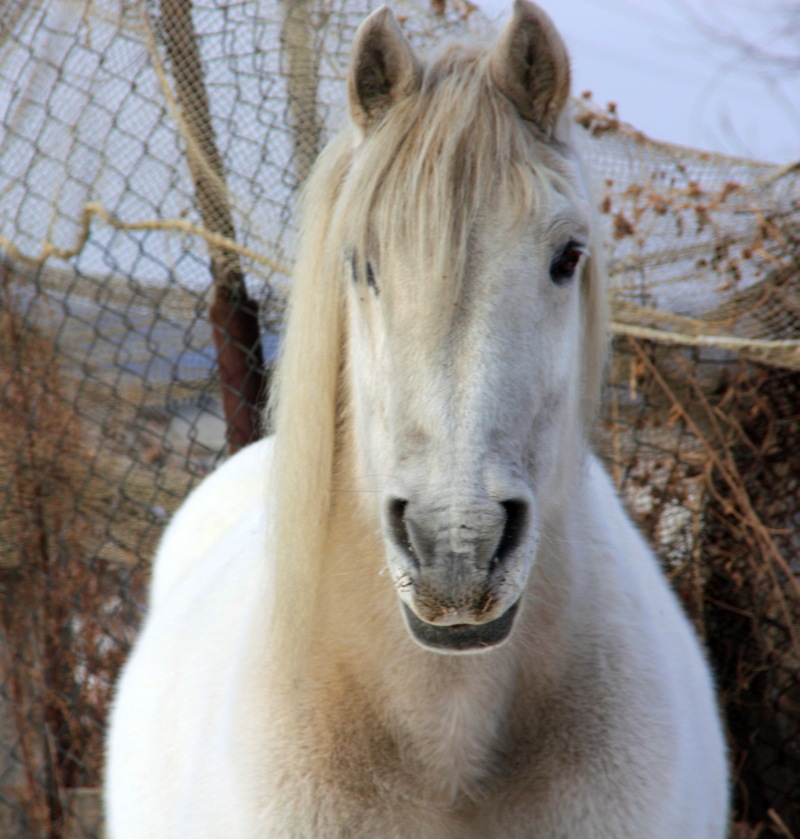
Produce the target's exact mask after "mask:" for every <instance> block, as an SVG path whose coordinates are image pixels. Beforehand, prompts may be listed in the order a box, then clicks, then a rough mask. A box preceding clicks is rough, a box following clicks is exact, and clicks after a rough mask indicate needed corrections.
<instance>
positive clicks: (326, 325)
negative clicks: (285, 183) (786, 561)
mask: <svg viewBox="0 0 800 839" xmlns="http://www.w3.org/2000/svg"><path fill="white" fill-rule="evenodd" d="M400 38H402V34H401V33H400V31H399V29H398V28H397V27H396V25H394V23H393V22H392V20H391V18H390V17H389V16H388V12H386V11H385V10H380V11H379V12H377V13H375V14H374V15H373V16H372V17H371V18H370V19H368V21H367V22H366V23H365V24H364V25H363V26H362V29H361V30H360V32H359V34H358V35H357V38H356V46H355V47H354V59H353V69H352V70H351V73H352V74H353V75H351V85H350V90H351V111H352V113H353V114H354V119H355V120H356V122H357V127H356V128H355V129H353V130H351V131H346V132H345V133H344V135H343V136H342V138H341V139H340V140H339V141H337V142H335V143H334V145H333V146H332V147H331V148H330V149H329V150H328V151H326V152H325V153H324V154H323V157H322V160H321V161H320V164H319V166H318V167H317V173H316V175H315V176H314V177H313V178H312V183H311V185H310V187H309V194H308V198H307V206H308V207H309V210H308V212H307V217H306V223H305V233H304V238H303V242H302V244H301V256H300V260H299V264H298V268H297V271H296V275H295V286H294V290H293V301H292V308H291V314H290V320H289V325H288V328H287V339H286V349H285V351H284V358H283V361H282V373H281V375H280V377H279V384H278V388H279V390H278V400H279V401H278V413H277V427H278V432H277V436H276V438H275V439H274V440H265V441H262V442H260V443H257V444H255V445H253V446H251V447H249V448H248V449H245V450H244V451H242V452H241V453H239V454H238V455H237V456H236V457H234V458H232V459H231V460H230V461H228V462H227V463H226V464H225V465H224V466H222V467H221V468H220V469H219V470H218V471H217V472H216V473H215V474H214V475H212V476H211V477H210V478H209V479H207V480H206V481H205V482H204V483H203V484H201V486H200V487H199V488H198V489H197V490H196V491H195V492H194V493H193V494H192V495H191V496H190V497H189V499H188V500H187V502H186V503H185V504H184V506H183V507H182V509H181V510H180V511H179V513H178V514H177V515H176V517H175V519H174V521H173V523H172V524H171V525H170V527H169V529H168V530H167V533H166V534H165V536H164V540H163V542H162V545H161V548H160V550H159V553H158V556H157V559H156V567H155V580H154V589H153V594H152V598H151V608H150V612H149V614H148V617H147V620H146V622H145V625H144V627H143V630H142V633H141V636H140V638H139V640H138V642H137V644H136V647H135V649H134V651H133V653H132V655H131V658H130V660H129V661H128V663H127V665H126V667H125V669H124V672H123V675H122V677H121V680H120V684H119V688H118V692H117V699H116V702H115V705H114V708H113V713H112V719H111V726H110V733H109V742H108V767H107V778H106V796H107V817H108V829H109V835H110V837H112V839H126V837H137V839H139V838H140V837H148V839H151V837H152V839H159V837H191V839H202V837H237V839H249V837H253V839H255V837H258V839H293V838H295V837H296V839H300V837H302V838H303V839H344V837H359V839H464V837H467V839H522V837H527V838H528V839H722V837H723V836H724V835H725V831H726V814H727V771H726V760H725V748H724V744H723V737H722V732H721V725H720V720H719V716H718V713H717V709H716V701H715V697H714V690H713V686H712V680H711V677H710V673H709V668H708V666H707V663H706V661H705V659H704V656H703V653H702V651H701V649H700V646H699V644H698V642H697V640H696V638H695V636H694V634H693V631H692V629H691V627H690V625H689V623H688V621H687V620H686V618H685V617H684V615H683V613H682V611H681V609H680V606H679V604H678V603H677V600H676V598H675V597H674V595H673V594H672V593H671V591H670V589H669V586H668V584H667V582H666V580H665V579H664V576H663V574H662V573H661V570H660V569H659V566H658V563H657V561H656V559H655V557H654V556H653V554H652V552H651V551H650V550H649V548H648V547H647V546H646V544H645V543H644V541H643V540H642V538H641V537H640V535H639V534H638V532H637V531H636V529H635V528H634V527H633V525H632V524H631V522H630V520H629V519H628V518H627V516H626V515H625V513H624V511H623V509H622V506H621V504H620V502H619V500H618V498H617V495H616V493H615V491H614V489H613V487H612V485H611V483H610V481H609V479H608V477H607V475H606V474H605V472H604V470H603V469H602V467H601V466H600V464H599V463H598V461H597V460H596V458H595V457H594V456H593V455H591V454H589V453H588V448H587V446H586V443H585V439H586V436H587V426H588V424H589V423H590V422H591V421H592V416H593V413H592V410H591V406H592V405H593V404H594V402H595V401H596V399H597V391H598V390H599V372H600V370H601V368H602V355H603V345H604V336H603V323H604V311H605V309H604V301H603V277H602V270H601V267H602V260H601V259H600V254H599V252H598V251H599V249H598V247H597V244H596V242H595V241H594V239H593V231H592V221H593V220H592V213H591V211H590V209H589V208H590V206H591V202H590V201H589V200H588V198H587V196H586V193H585V190H584V187H583V185H582V178H581V173H580V165H579V163H578V161H577V160H575V158H574V153H573V152H572V150H571V144H570V141H569V136H568V133H566V132H567V128H566V127H565V126H568V121H567V120H566V119H565V118H564V115H563V113H561V111H560V110H559V109H561V108H563V102H564V100H565V98H566V93H565V90H566V88H565V85H567V83H568V68H566V67H564V66H563V62H564V61H565V60H566V59H565V53H564V51H563V45H560V40H559V39H558V36H557V34H556V33H555V30H554V29H553V28H552V25H551V24H549V22H547V21H546V20H545V18H544V17H543V14H542V13H541V12H540V11H539V10H538V9H536V8H535V7H533V6H532V5H530V4H529V3H527V2H526V0H518V2H517V3H516V5H515V9H514V14H513V16H512V20H511V22H510V23H509V26H508V28H507V30H506V31H505V32H504V34H503V36H501V38H500V40H499V41H498V44H499V45H501V46H495V47H494V48H493V50H490V51H489V53H488V54H487V55H488V58H487V57H482V56H481V54H478V53H472V52H470V51H466V52H464V53H461V52H458V51H456V52H452V53H450V52H447V53H444V54H443V57H442V58H441V59H440V61H439V63H437V64H434V65H431V66H430V67H429V68H428V69H424V68H422V65H417V63H416V59H415V58H414V57H413V55H411V54H410V53H409V50H408V49H407V46H405V45H404V44H403V43H401V42H400V41H398V39H400ZM531 44H533V45H534V46H535V47H536V48H535V49H528V46H530V45H531ZM509 45H510V46H509ZM509 49H510V50H512V52H513V60H509V61H508V62H507V61H506V57H505V52H500V53H498V50H503V51H507V50H509ZM543 50H544V51H545V55H544V65H543V66H544V67H545V68H548V67H549V68H551V69H552V68H553V67H554V66H557V67H558V72H554V73H552V74H551V75H552V76H553V79H552V82H551V84H550V86H549V87H548V85H547V84H546V83H543V84H540V83H539V82H538V81H537V83H536V84H535V85H534V86H533V88H532V89H531V90H530V91H529V92H528V93H526V90H527V88H525V86H524V85H523V84H522V83H523V82H526V83H527V81H528V80H529V79H530V78H532V76H531V75H530V74H529V73H528V72H527V70H526V69H525V62H526V61H528V60H529V58H530V56H531V55H534V56H539V55H541V54H542V51H543ZM376 56H377V58H376ZM387 57H388V58H387ZM393 57H394V58H393ZM387 60H389V65H387V63H386V62H387ZM393 60H396V61H399V62H400V63H401V66H400V70H399V71H398V72H397V73H394V74H392V72H391V66H390V64H391V61H393ZM387 67H388V68H389V69H388V71H387ZM487 67H488V68H490V70H487ZM384 71H386V72H387V73H388V75H387V77H386V78H383V77H382V76H381V75H380V74H381V73H384ZM487 72H491V74H492V78H493V79H495V80H498V79H499V81H497V86H498V88H499V89H500V91H501V92H500V93H498V91H497V90H496V89H495V88H493V87H492V86H491V85H489V86H487V84H486V83H485V79H486V78H487V76H486V73H487ZM362 73H364V74H366V76H365V77H364V78H362V76H361V75H360V74H362ZM375 73H378V76H375V75H374V74H375ZM370 74H372V75H370ZM426 74H427V75H426ZM365 79H366V81H365ZM397 80H399V81H397ZM393 84H395V87H392V85H393ZM397 85H399V87H398V86H397ZM387 90H389V94H387V93H386V91H387ZM506 91H508V93H506ZM528 95H530V97H531V98H532V102H531V103H529V104H530V107H529V106H528V105H526V100H525V97H526V96H528ZM354 97H355V99H356V100H357V101H353V98H354ZM373 97H377V98H375V99H374V100H373ZM554 103H555V104H554ZM554 109H555V110H554ZM443 112H444V113H443ZM519 114H523V115H526V114H534V115H535V114H543V115H544V116H543V117H542V119H543V120H545V119H546V120H547V124H546V126H543V127H542V128H543V130H542V131H541V132H540V131H538V130H537V129H536V126H530V125H529V124H528V123H526V122H524V121H522V120H521V119H520V117H519ZM472 120H475V123H476V124H475V125H473V124H472V122H471V121H472ZM545 127H546V128H547V130H546V131H545V130H544V128H545ZM470 132H471V133H470ZM553 132H555V134H556V136H555V137H554V136H553ZM403 138H412V139H403ZM460 138H462V139H463V138H467V139H469V140H470V144H469V146H468V148H469V151H466V150H465V149H467V146H464V145H463V144H461V145H459V143H460V142H461V140H460ZM473 141H474V142H473ZM498 144H499V145H498ZM420 148H422V149H423V150H424V153H421V152H420V151H419V149H420ZM390 152H391V153H390ZM470 155H473V158H472V162H470V159H469V156H470ZM386 159H391V160H392V161H393V164H392V166H391V167H389V168H388V169H387V168H386V167H384V168H383V169H381V168H380V161H381V160H386ZM431 159H435V160H436V161H437V167H436V168H435V169H426V168H425V167H426V166H427V162H428V161H430V160H431ZM472 163H474V166H473V165H472ZM448 166H449V167H450V168H449V169H448V168H447V167H448ZM493 167H494V168H493ZM462 177H463V184H462V183H461V178H462ZM462 193H463V195H464V196H466V197H463V198H462V197H461V196H462ZM462 200H463V204H461V203H459V201H462ZM570 240H572V241H574V242H578V243H580V245H581V246H582V247H585V248H586V249H589V250H591V251H592V255H591V256H590V257H588V258H584V259H583V260H582V263H581V265H580V267H579V268H578V270H577V271H576V276H575V277H574V278H573V280H572V281H571V282H565V283H563V284H561V285H557V284H555V283H554V282H553V280H552V279H551V276H550V266H551V263H552V261H553V259H554V258H555V256H556V255H558V254H559V253H561V252H562V250H563V247H564V245H565V244H566V243H567V242H569V241H570ZM368 270H369V276H370V277H371V278H372V281H373V282H372V284H370V283H368V282H367V276H368V273H367V271H368ZM354 272H355V273H354ZM353 273H354V275H353ZM375 286H376V287H377V288H375ZM267 473H269V482H267V481H266V480H264V481H262V479H261V476H262V475H264V474H267ZM398 499H401V500H402V501H403V502H404V506H402V507H398V506H397V505H396V503H395V502H396V501H397V500H398ZM510 502H514V503H515V504H518V505H519V506H520V509H522V510H524V515H523V516H522V518H521V519H520V520H519V521H520V522H521V524H519V527H518V528H517V530H516V531H515V532H516V536H515V538H514V539H513V540H508V541H507V540H506V537H507V536H508V535H509V531H508V530H507V528H508V527H509V526H510V525H509V522H511V520H512V513H511V512H510V509H511V508H510V507H509V506H508V504H509V503H510ZM398 509H400V510H402V512H401V513H398V512H397V510H398ZM393 511H394V512H393ZM410 543H413V545H412V548H411V549H408V544H410ZM503 545H509V546H510V547H508V549H507V550H505V549H504V548H503ZM501 554H502V561H500V557H501ZM490 560H491V561H490ZM517 600H518V601H519V604H520V605H519V613H518V614H517V617H516V621H515V624H514V627H513V629H512V631H511V634H510V636H509V637H508V638H507V639H506V640H505V641H503V642H502V643H499V644H497V645H495V646H494V647H492V648H491V649H489V650H486V651H483V652H481V651H479V650H478V649H477V648H472V649H470V650H468V651H466V652H463V653H462V654H458V655H456V654H441V652H434V651H432V650H431V649H430V648H429V647H428V646H426V644H427V642H425V641H424V639H423V641H421V642H419V643H418V642H417V641H416V640H415V639H414V638H413V637H412V633H411V631H410V630H409V629H408V628H407V626H406V623H405V620H404V617H403V613H402V612H401V607H400V603H401V602H402V603H403V604H405V605H404V607H403V608H405V609H407V610H410V612H411V613H412V614H415V615H416V616H417V617H418V618H419V619H420V620H421V622H422V624H423V625H424V626H426V627H428V628H429V629H430V628H431V627H434V628H439V629H440V630H441V631H442V632H443V633H444V635H445V636H447V632H448V631H449V630H447V627H452V626H453V625H458V626H465V625H466V626H469V625H472V626H475V627H478V628H479V629H481V630H482V629H483V628H485V627H486V626H491V625H492V621H493V620H495V619H497V620H500V619H501V618H502V617H503V616H504V615H505V614H506V613H507V610H508V609H509V608H510V607H511V606H512V604H514V603H515V602H516V601H517ZM458 626H456V627H455V630H454V631H456V630H458Z"/></svg>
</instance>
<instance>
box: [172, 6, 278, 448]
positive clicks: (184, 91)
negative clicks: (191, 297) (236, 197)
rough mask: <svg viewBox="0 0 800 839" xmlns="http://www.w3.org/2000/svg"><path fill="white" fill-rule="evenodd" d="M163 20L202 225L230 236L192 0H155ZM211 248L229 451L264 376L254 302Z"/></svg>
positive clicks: (213, 313) (230, 264)
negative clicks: (193, 17)
mask: <svg viewBox="0 0 800 839" xmlns="http://www.w3.org/2000/svg"><path fill="white" fill-rule="evenodd" d="M161 18H162V26H163V32H164V37H165V46H166V49H167V56H168V58H169V61H170V64H171V66H172V73H173V77H174V79H175V96H176V99H177V102H178V106H179V108H180V113H181V130H182V133H183V136H184V139H185V141H186V146H187V153H188V162H189V169H190V170H191V174H192V179H193V181H194V188H195V198H196V200H197V205H198V208H199V210H200V216H201V218H202V221H203V225H204V226H205V227H206V228H207V229H208V230H210V231H213V232H214V233H219V234H221V235H223V236H226V237H227V238H229V239H235V238H236V230H235V228H234V224H233V216H232V213H231V209H230V203H229V201H228V194H227V189H226V186H225V177H224V169H223V165H222V157H221V155H220V153H219V149H218V148H217V141H216V137H215V135H214V129H213V126H212V124H211V109H210V107H209V102H208V95H207V93H206V88H205V80H204V77H203V68H202V63H201V60H200V50H199V48H198V45H197V36H196V33H195V29H194V23H193V21H192V5H191V0H161ZM209 250H210V254H211V276H212V280H213V283H214V296H213V301H212V304H211V308H210V312H209V316H210V319H211V325H212V329H213V334H214V344H215V347H216V351H217V362H218V364H219V378H220V387H221V391H222V407H223V411H224V413H225V419H226V421H227V424H228V435H227V436H228V446H229V449H230V451H231V453H233V452H235V451H237V450H238V449H240V448H241V447H242V446H245V445H247V444H248V443H250V442H252V441H253V440H256V439H258V437H259V436H260V435H261V413H260V410H259V406H260V404H261V402H262V401H263V399H264V396H265V391H266V372H265V369H264V354H263V349H262V346H261V335H260V331H259V325H258V303H257V302H256V301H254V300H253V299H252V298H251V297H250V296H249V295H248V292H247V286H246V284H245V281H244V272H243V270H242V266H241V263H240V261H239V258H238V256H237V255H236V254H233V253H231V252H229V251H225V250H223V249H221V248H217V247H213V246H209Z"/></svg>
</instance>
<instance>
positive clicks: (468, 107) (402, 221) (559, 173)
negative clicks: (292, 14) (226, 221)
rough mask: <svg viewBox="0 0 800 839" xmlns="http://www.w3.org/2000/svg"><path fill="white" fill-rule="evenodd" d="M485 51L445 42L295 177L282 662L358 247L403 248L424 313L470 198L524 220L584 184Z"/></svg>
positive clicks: (285, 409)
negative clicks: (390, 97)
mask: <svg viewBox="0 0 800 839" xmlns="http://www.w3.org/2000/svg"><path fill="white" fill-rule="evenodd" d="M487 63H488V58H487V54H486V52H485V51H484V50H478V49H475V48H465V47H464V46H462V45H453V46H450V47H448V48H447V49H446V50H445V51H443V53H442V54H441V55H440V56H439V58H438V59H437V60H436V61H434V62H433V63H432V64H430V65H429V66H428V67H427V68H426V70H425V75H424V80H423V84H422V88H421V90H420V91H419V92H418V93H417V94H414V95H412V96H410V97H408V98H407V99H406V100H404V101H402V102H400V103H399V104H398V105H397V106H396V107H394V108H393V109H391V110H390V111H389V113H388V114H387V115H386V117H385V119H384V120H383V122H382V123H381V124H380V125H379V126H378V127H377V128H376V130H375V131H374V132H373V133H371V134H370V136H369V137H368V138H367V139H366V140H365V141H364V142H363V143H361V144H360V143H359V139H360V138H359V136H358V132H357V130H356V129H355V128H354V127H353V126H348V127H346V128H345V129H344V130H343V131H342V132H341V133H340V134H339V135H338V136H337V137H336V138H335V139H334V140H333V141H332V142H331V143H330V144H329V145H328V147H327V148H326V149H325V150H324V151H323V153H322V154H321V155H320V158H319V160H318V162H317V164H316V166H315V167H314V169H313V171H312V174H311V176H310V178H309V181H308V184H307V186H306V189H305V190H304V195H303V200H302V220H303V221H302V226H301V235H300V239H299V250H298V253H299V258H298V261H297V264H296V267H295V271H294V275H293V285H292V292H291V298H290V306H289V315H288V321H287V326H286V334H285V340H284V344H283V350H282V355H281V359H280V363H279V366H278V370H277V374H276V376H275V377H274V380H273V388H272V393H271V398H270V410H271V417H272V421H273V427H274V428H275V431H276V442H275V456H274V461H273V467H272V471H271V478H270V480H271V484H270V486H271V490H270V493H271V497H272V499H273V503H274V505H275V506H274V508H273V509H272V510H271V511H270V512H271V519H272V521H273V523H274V531H273V532H272V534H271V539H272V545H271V551H272V552H273V553H272V555H273V557H274V562H275V563H276V566H275V583H274V585H275V589H274V590H275V591H276V603H275V609H274V620H273V627H272V633H273V634H272V640H273V643H275V644H276V649H280V648H283V649H284V650H285V653H286V654H287V655H288V656H290V658H288V659H287V660H288V661H292V660H299V659H300V658H302V656H300V651H301V650H302V648H303V641H302V638H303V637H304V636H305V635H306V633H307V632H310V631H311V627H312V626H313V614H314V611H315V602H316V592H317V590H318V585H319V582H320V580H321V579H322V573H321V572H322V564H323V557H324V555H325V542H326V537H327V531H328V524H329V520H330V511H331V503H332V492H333V482H334V475H335V470H336V468H337V465H338V464H337V462H336V461H337V451H338V449H337V435H338V434H340V433H343V432H344V424H343V422H342V417H343V414H344V412H345V410H346V404H345V403H346V399H347V396H346V389H345V388H344V386H343V385H344V382H343V371H344V352H343V351H344V347H345V345H346V334H345V325H344V317H343V309H344V296H343V289H344V283H345V282H348V281H349V280H350V276H349V275H350V271H351V270H352V265H353V263H354V260H355V264H356V266H357V267H358V266H360V268H361V270H362V275H363V269H364V260H365V254H367V253H371V254H376V253H377V254H378V259H379V260H380V259H382V258H393V259H395V260H397V259H399V258H402V259H403V260H404V261H405V263H406V264H409V263H410V265H409V267H410V268H411V271H412V273H413V274H414V275H415V276H418V277H420V281H421V282H423V281H424V282H427V283H428V284H427V285H426V286H425V288H424V294H425V295H427V296H428V297H430V298H431V307H430V310H431V312H442V311H447V310H449V309H450V308H451V307H448V306H440V305H437V300H436V298H437V297H444V298H445V300H447V301H450V300H452V299H455V298H457V296H458V294H459V290H460V287H461V281H462V279H463V277H464V272H465V271H466V270H467V268H468V262H469V256H470V231H471V230H472V229H473V226H474V224H475V221H476V218H477V214H478V213H482V212H486V211H487V210H488V211H491V209H492V208H495V207H498V206H501V205H502V206H504V207H505V208H507V209H509V210H511V211H512V213H513V215H514V217H515V218H516V219H517V220H518V222H519V223H520V224H521V223H522V222H523V221H524V220H525V219H526V218H527V217H529V214H530V213H531V212H532V211H534V212H535V211H537V210H539V209H541V210H542V211H546V208H547V205H548V204H549V201H550V196H551V195H552V193H553V191H556V190H557V191H559V192H563V193H565V194H576V193H579V192H580V190H581V189H582V184H581V183H579V182H578V181H579V179H580V178H581V173H580V166H579V163H578V162H577V161H576V160H575V156H574V153H573V151H572V149H571V148H569V147H567V146H564V145H562V144H560V143H557V142H548V141H546V140H545V139H544V138H543V137H542V136H540V135H539V133H538V131H537V130H536V128H535V126H534V125H533V124H532V123H530V122H526V121H523V120H522V119H520V117H519V115H518V113H517V111H516V110H515V109H514V107H513V105H512V104H511V103H510V102H509V101H508V100H507V99H506V98H505V97H504V96H503V95H502V94H501V93H500V92H499V91H498V90H497V89H496V87H495V85H494V84H493V82H492V80H491V77H490V74H489V71H488V67H487ZM515 232H516V231H511V232H510V233H509V235H514V233H515ZM595 238H596V237H595ZM603 262H604V260H603V255H602V252H601V248H600V244H599V242H597V241H595V242H594V243H593V245H592V257H591V258H590V259H589V260H587V263H586V267H585V269H584V276H583V283H582V296H583V304H582V305H583V340H584V346H583V362H584V363H583V382H582V394H581V401H582V411H581V413H582V420H583V425H584V427H585V428H586V427H588V426H589V423H590V422H591V420H592V418H593V417H594V412H595V405H596V403H597V400H598V397H599V390H600V385H601V380H602V373H603V368H604V360H605V353H606V349H605V348H606V343H607V339H606V324H607V313H606V292H605V277H604V273H603V269H602V266H603ZM382 293H384V289H383V288H382ZM388 293H391V291H390V290H389V291H388ZM439 302H445V301H444V300H440V301H439ZM428 325H429V326H430V327H431V328H440V329H442V328H446V326H447V324H446V323H441V322H438V323H437V322H435V321H433V320H432V321H431V323H430V324H428ZM306 637H307V636H306Z"/></svg>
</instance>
